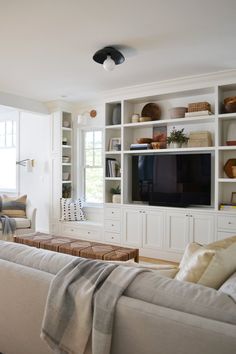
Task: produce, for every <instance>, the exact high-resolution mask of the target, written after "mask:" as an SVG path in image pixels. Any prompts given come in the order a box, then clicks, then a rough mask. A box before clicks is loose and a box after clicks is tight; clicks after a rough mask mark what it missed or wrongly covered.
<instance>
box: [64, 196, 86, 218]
mask: <svg viewBox="0 0 236 354" xmlns="http://www.w3.org/2000/svg"><path fill="white" fill-rule="evenodd" d="M82 208H83V203H82V200H81V199H77V200H72V199H67V198H61V220H63V221H85V220H86V217H85V215H84V212H83V209H82Z"/></svg>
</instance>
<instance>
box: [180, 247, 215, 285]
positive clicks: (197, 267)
mask: <svg viewBox="0 0 236 354" xmlns="http://www.w3.org/2000/svg"><path fill="white" fill-rule="evenodd" d="M214 255H215V251H214V250H210V249H206V248H205V247H203V246H201V245H199V244H197V243H194V242H193V243H190V244H188V245H187V247H186V249H185V252H184V256H183V258H182V261H181V262H180V266H179V267H180V270H179V272H178V273H177V275H176V277H175V279H177V280H183V281H188V282H191V283H197V282H198V280H199V279H200V278H201V276H202V274H203V273H204V271H205V270H206V269H207V267H208V265H209V263H210V262H211V260H212V258H213V257H214Z"/></svg>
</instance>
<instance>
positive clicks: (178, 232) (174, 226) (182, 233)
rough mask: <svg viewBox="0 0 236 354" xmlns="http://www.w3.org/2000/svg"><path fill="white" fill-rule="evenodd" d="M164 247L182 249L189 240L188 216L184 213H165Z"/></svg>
mask: <svg viewBox="0 0 236 354" xmlns="http://www.w3.org/2000/svg"><path fill="white" fill-rule="evenodd" d="M166 241H167V244H166V248H168V249H170V250H173V251H183V250H184V249H185V247H186V245H187V244H188V242H189V218H188V216H187V215H186V214H185V213H170V212H168V213H167V218H166Z"/></svg>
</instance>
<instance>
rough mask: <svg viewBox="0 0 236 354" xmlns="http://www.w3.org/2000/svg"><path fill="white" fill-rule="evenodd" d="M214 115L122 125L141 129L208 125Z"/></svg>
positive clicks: (212, 120) (213, 118)
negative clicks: (161, 126)
mask: <svg viewBox="0 0 236 354" xmlns="http://www.w3.org/2000/svg"><path fill="white" fill-rule="evenodd" d="M214 120H215V115H210V116H198V117H186V118H177V119H162V120H152V121H149V122H140V123H127V124H124V127H125V128H134V127H135V128H142V127H150V126H151V127H152V126H157V125H165V124H170V125H176V124H188V123H189V124H191V123H209V122H214Z"/></svg>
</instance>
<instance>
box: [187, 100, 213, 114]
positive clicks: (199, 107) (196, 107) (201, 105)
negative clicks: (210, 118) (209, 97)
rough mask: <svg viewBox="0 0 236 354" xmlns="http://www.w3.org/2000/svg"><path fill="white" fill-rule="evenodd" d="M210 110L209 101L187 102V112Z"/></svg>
mask: <svg viewBox="0 0 236 354" xmlns="http://www.w3.org/2000/svg"><path fill="white" fill-rule="evenodd" d="M199 111H211V105H210V103H209V102H196V103H189V105H188V112H199Z"/></svg>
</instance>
